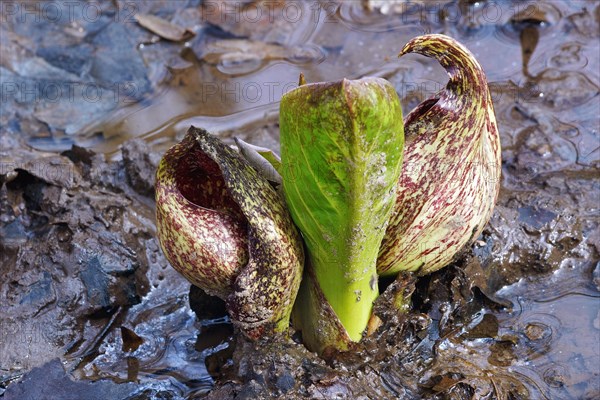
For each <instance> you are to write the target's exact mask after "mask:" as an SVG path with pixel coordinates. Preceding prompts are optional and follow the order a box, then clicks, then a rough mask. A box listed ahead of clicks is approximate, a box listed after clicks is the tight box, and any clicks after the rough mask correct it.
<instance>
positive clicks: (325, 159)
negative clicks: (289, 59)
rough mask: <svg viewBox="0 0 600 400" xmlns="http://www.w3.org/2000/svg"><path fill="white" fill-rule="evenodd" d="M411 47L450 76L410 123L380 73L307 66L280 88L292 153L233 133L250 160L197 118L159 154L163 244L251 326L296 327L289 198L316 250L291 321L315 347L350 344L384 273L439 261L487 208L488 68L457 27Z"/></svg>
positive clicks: (466, 238) (492, 142)
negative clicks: (313, 78)
mask: <svg viewBox="0 0 600 400" xmlns="http://www.w3.org/2000/svg"><path fill="white" fill-rule="evenodd" d="M412 52H414V53H419V54H422V55H425V56H429V57H432V58H435V59H436V60H438V61H439V62H440V64H441V65H442V67H444V68H445V69H446V71H447V72H448V75H449V76H450V79H449V81H448V84H447V85H446V88H445V89H443V90H442V91H441V92H439V93H437V95H436V96H435V97H434V98H431V99H428V100H426V101H425V102H423V103H421V104H420V105H419V106H418V107H417V108H416V109H415V110H413V111H412V112H411V113H410V114H409V115H408V116H407V118H406V120H405V121H403V119H402V109H401V106H400V101H399V98H398V96H397V94H396V91H395V89H394V87H393V86H392V85H391V84H390V83H389V82H387V81H386V80H384V79H381V78H363V79H359V80H347V79H343V80H341V81H337V82H325V83H312V84H307V83H306V82H305V80H304V77H303V76H301V77H300V86H299V87H298V88H297V89H295V90H293V91H291V92H289V93H287V94H286V95H285V96H283V98H282V101H281V109H280V118H279V120H280V130H281V160H280V159H279V157H278V156H276V155H275V154H274V153H272V152H269V151H268V150H267V149H260V148H257V147H253V146H252V145H249V144H247V143H244V142H243V141H241V140H238V141H237V144H238V147H239V148H240V152H241V155H243V156H244V157H245V158H243V157H241V156H240V155H238V154H236V153H235V152H234V151H233V150H232V149H230V148H229V147H227V146H225V145H224V144H222V143H221V142H220V141H219V140H218V139H216V138H214V137H212V136H211V135H210V134H209V133H208V132H206V131H203V130H199V129H196V128H194V127H192V128H190V131H189V132H188V134H187V136H186V137H185V139H184V140H183V141H182V142H181V143H180V144H178V145H176V146H174V147H173V148H171V149H170V150H169V151H168V152H167V154H166V155H165V157H164V158H163V160H162V162H161V164H160V166H159V169H158V173H157V225H158V234H159V237H160V239H161V244H162V246H163V249H164V250H165V253H166V255H167V257H168V258H169V260H170V261H171V263H172V264H173V266H174V267H175V268H176V269H177V270H179V271H180V272H182V274H183V275H184V276H186V277H187V278H188V279H189V280H190V281H191V282H192V283H194V284H195V285H197V286H199V287H201V288H203V289H204V290H205V291H206V292H207V293H209V294H213V295H217V296H219V297H221V298H224V299H227V306H228V310H229V313H230V314H231V316H232V319H233V320H234V322H236V323H237V324H238V325H239V326H240V327H241V328H242V330H243V331H244V332H245V333H246V334H247V335H248V336H249V337H251V338H258V337H260V336H261V335H263V334H265V333H268V332H270V331H277V332H285V331H286V329H287V326H288V320H289V317H290V313H291V308H292V305H293V304H294V303H293V301H294V299H295V298H296V293H297V291H298V286H299V280H300V276H301V271H302V267H303V264H304V258H303V254H302V245H301V242H300V237H299V236H298V234H297V232H296V230H295V227H294V226H293V223H292V222H291V220H290V215H289V214H288V211H287V209H289V212H290V213H291V218H293V221H294V223H295V225H297V226H298V228H299V230H300V232H301V234H302V239H303V241H304V244H305V246H306V252H307V254H306V265H305V269H306V271H305V274H304V277H303V283H302V285H301V287H300V293H299V295H298V300H297V301H296V304H295V307H294V312H293V322H294V327H295V328H296V329H298V330H299V331H300V332H301V333H302V337H303V341H304V343H305V344H306V345H307V346H308V347H309V348H310V349H312V350H315V351H317V352H319V353H323V352H327V351H330V350H348V349H349V347H350V346H351V344H352V343H353V342H354V343H355V342H359V341H360V340H361V338H362V337H363V336H364V335H365V334H367V326H368V325H369V324H370V323H371V330H372V329H375V328H376V327H377V325H378V323H379V321H378V320H377V318H374V317H373V315H372V307H373V303H374V302H375V300H376V299H377V297H378V296H379V288H378V279H379V276H395V275H397V274H398V273H400V272H403V273H413V272H414V273H416V274H418V275H423V274H427V273H431V272H433V271H435V270H437V269H439V268H442V267H444V266H445V265H447V264H448V263H449V262H450V261H451V260H452V259H453V258H454V256H455V255H456V254H457V253H458V252H459V251H460V250H461V249H462V248H463V247H464V246H465V245H466V244H468V243H471V242H472V241H473V240H474V239H475V238H476V237H477V236H478V235H479V234H480V233H481V230H482V229H483V227H484V226H485V224H486V223H487V221H488V220H489V218H490V215H491V211H492V209H493V206H494V204H495V201H496V198H497V196H498V190H499V177H500V176H499V174H500V142H499V138H498V129H497V127H496V120H495V115H494V110H493V107H492V103H491V98H490V93H489V90H488V87H487V81H486V78H485V75H484V73H483V70H482V68H481V66H480V65H479V63H478V62H477V61H476V60H475V58H474V57H473V55H472V54H471V53H470V52H469V51H468V50H467V49H466V48H465V47H464V46H462V45H461V44H459V43H458V42H456V41H455V40H453V39H451V38H450V37H448V36H444V35H424V36H420V37H417V38H415V39H413V40H411V41H410V42H409V43H407V44H406V46H405V47H404V48H403V49H402V51H401V53H400V55H403V54H407V53H412ZM404 126H405V128H404ZM404 130H406V135H407V147H406V149H404ZM403 157H404V158H405V161H406V166H405V167H404V168H402V159H403ZM246 160H248V161H246ZM251 165H254V166H255V168H253V167H252V166H251ZM401 171H402V172H401ZM259 172H260V173H259ZM267 178H269V180H270V181H271V182H274V183H275V184H276V183H277V182H281V183H282V184H281V187H280V192H281V194H282V196H280V193H278V192H277V191H276V190H275V189H274V188H273V187H272V186H271V185H270V184H269V181H268V180H267ZM282 197H285V202H284V201H283V198H282ZM286 206H287V208H286ZM400 292H402V291H400ZM408 301H409V298H404V297H403V296H397V297H396V299H395V301H394V302H393V304H394V306H395V307H397V308H399V309H401V310H404V309H406V303H408ZM269 324H272V325H274V327H275V329H271V330H269V329H265V327H266V326H268V325H269Z"/></svg>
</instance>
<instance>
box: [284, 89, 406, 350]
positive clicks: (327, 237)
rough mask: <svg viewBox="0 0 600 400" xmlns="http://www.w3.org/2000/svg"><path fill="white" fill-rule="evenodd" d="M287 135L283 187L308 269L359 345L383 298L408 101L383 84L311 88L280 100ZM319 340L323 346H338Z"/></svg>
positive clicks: (349, 335)
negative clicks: (381, 265) (384, 251)
mask: <svg viewBox="0 0 600 400" xmlns="http://www.w3.org/2000/svg"><path fill="white" fill-rule="evenodd" d="M280 130H281V155H282V160H283V165H282V171H281V172H282V176H283V189H284V193H285V197H286V201H287V203H288V207H289V208H290V211H291V213H292V218H293V219H294V222H295V223H296V225H298V227H299V228H300V231H301V232H302V235H303V237H304V240H305V243H306V246H307V248H308V260H309V263H308V264H307V268H311V269H313V271H311V273H314V276H315V277H316V281H317V283H318V285H319V286H320V290H321V291H322V293H323V294H324V297H325V299H326V300H327V302H328V303H329V306H330V307H331V308H332V309H333V311H334V312H335V315H337V317H338V318H339V321H340V322H341V324H342V325H343V327H344V328H345V329H346V333H347V335H348V337H349V338H350V339H351V340H353V341H358V340H360V338H361V335H362V333H363V331H364V329H365V327H366V326H367V322H368V320H369V318H370V315H371V308H372V304H373V301H374V300H375V298H376V297H377V295H378V289H377V273H376V269H375V265H376V264H375V263H376V260H377V254H378V251H379V246H380V244H381V240H382V237H383V234H384V232H385V228H386V226H387V221H388V218H389V215H390V211H391V207H392V204H393V202H394V199H395V193H396V184H397V180H398V177H399V174H400V169H401V163H402V154H403V144H404V135H403V124H402V110H401V107H400V101H399V99H398V96H397V94H396V91H395V90H394V87H393V86H392V85H391V84H390V83H389V82H387V81H385V80H384V79H379V78H363V79H360V80H355V81H352V80H346V79H344V80H341V81H338V82H328V83H314V84H305V85H302V86H300V87H298V88H297V89H295V90H293V91H291V92H289V93H287V94H286V95H285V96H284V97H283V98H282V100H281V110H280ZM305 292H306V293H309V294H310V293H311V292H314V291H311V290H306V291H305ZM309 303H310V302H309ZM321 311H322V310H321ZM321 311H318V310H312V311H311V310H298V314H299V315H303V316H302V319H304V320H305V321H307V320H311V319H312V320H313V321H314V320H315V319H317V318H319V315H312V316H311V315H307V314H310V313H315V314H319V313H320V312H321ZM295 313H296V312H295ZM321 322H322V323H327V321H321ZM301 324H302V325H304V324H303V323H301ZM303 329H306V328H303ZM324 330H325V329H324ZM303 335H304V333H303ZM305 336H306V335H305ZM318 336H319V335H318V334H317V340H320V341H321V342H322V343H320V344H319V345H318V347H320V348H322V345H323V343H325V344H326V345H332V346H334V347H339V346H338V345H337V344H336V343H335V342H336V340H335V339H327V338H323V337H321V338H318ZM309 345H310V344H309ZM315 347H316V346H314V345H313V348H315Z"/></svg>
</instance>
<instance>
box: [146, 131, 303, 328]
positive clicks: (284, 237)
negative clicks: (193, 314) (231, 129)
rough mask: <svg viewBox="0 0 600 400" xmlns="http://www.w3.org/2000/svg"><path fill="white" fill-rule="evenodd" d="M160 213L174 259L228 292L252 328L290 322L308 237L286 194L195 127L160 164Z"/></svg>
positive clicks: (238, 319) (234, 310) (200, 280)
mask: <svg viewBox="0 0 600 400" xmlns="http://www.w3.org/2000/svg"><path fill="white" fill-rule="evenodd" d="M156 219H157V228H158V237H159V239H160V243H161V246H162V248H163V251H164V252H165V255H166V256H167V258H168V260H169V262H170V263H171V265H172V266H173V267H174V268H175V269H177V270H178V271H179V272H180V273H181V274H182V275H183V276H185V277H186V278H187V279H188V280H189V281H190V282H192V283H193V284H194V285H196V286H198V287H200V288H202V289H203V290H205V291H206V292H207V293H209V294H212V295H216V296H219V297H221V298H223V299H225V300H226V302H227V307H228V310H229V313H230V315H231V318H232V320H233V322H234V323H236V324H237V325H238V326H239V327H240V328H241V329H242V330H243V331H244V333H246V335H247V336H249V337H251V338H258V337H259V336H261V335H263V334H264V333H266V332H268V331H285V330H286V329H287V326H288V323H289V322H288V321H289V315H290V312H291V307H292V305H293V303H294V300H295V297H296V293H297V291H298V286H299V284H300V278H301V276H302V266H303V263H304V254H303V250H302V243H301V241H300V237H299V234H298V232H297V230H296V228H295V227H294V225H293V224H292V221H291V218H290V215H289V213H288V212H287V210H286V208H285V205H284V202H283V199H282V198H281V197H280V196H279V194H278V193H277V192H276V191H275V190H274V189H273V188H272V187H271V185H270V184H269V183H268V181H267V180H266V179H265V178H263V177H262V176H260V175H259V174H258V173H257V172H256V171H255V170H254V169H253V168H252V167H251V166H250V165H249V164H248V163H247V162H246V161H245V160H244V159H242V158H241V157H240V156H239V155H238V154H237V153H236V152H235V151H233V150H232V149H231V148H229V147H228V146H227V145H225V144H223V143H222V142H221V141H219V140H218V139H217V138H215V137H213V136H212V135H210V134H209V133H207V132H206V131H204V130H201V129H197V128H194V127H191V128H190V130H189V131H188V133H187V135H186V136H185V138H184V139H183V141H182V142H180V143H179V144H177V145H175V146H173V147H172V148H171V149H169V150H168V151H167V153H166V154H165V156H164V157H163V159H162V160H161V163H160V165H159V168H158V171H157V175H156Z"/></svg>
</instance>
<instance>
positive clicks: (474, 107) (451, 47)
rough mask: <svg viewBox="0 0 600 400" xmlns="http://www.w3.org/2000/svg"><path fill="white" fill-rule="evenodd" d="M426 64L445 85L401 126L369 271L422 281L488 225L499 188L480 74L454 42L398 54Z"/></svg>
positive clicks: (422, 42)
mask: <svg viewBox="0 0 600 400" xmlns="http://www.w3.org/2000/svg"><path fill="white" fill-rule="evenodd" d="M407 53H418V54H422V55H425V56H428V57H432V58H434V59H436V60H438V61H439V62H440V64H441V65H442V67H444V68H445V69H446V71H447V72H448V75H449V76H450V79H449V81H448V84H447V85H446V88H445V89H443V90H442V91H440V92H439V93H438V94H437V95H436V96H435V97H434V98H431V99H429V100H426V101H425V102H423V103H421V104H420V105H419V106H417V108H415V109H414V110H413V111H412V112H410V113H409V115H408V116H407V117H406V120H405V126H404V129H405V133H406V148H405V152H404V160H405V163H404V167H403V169H402V174H401V176H400V180H399V182H398V192H397V198H396V204H395V206H394V212H393V214H392V217H391V219H390V224H389V226H388V228H387V231H386V234H385V237H384V239H383V242H382V246H381V250H380V253H379V259H378V263H377V271H378V272H379V273H380V274H382V275H392V274H396V273H398V272H399V271H413V272H417V273H418V274H421V275H422V274H427V273H430V272H433V271H436V270H438V269H440V268H442V267H444V266H445V265H447V264H448V263H450V262H451V261H452V259H453V258H454V256H455V255H456V253H457V252H458V251H459V250H460V249H462V248H463V247H464V246H465V245H467V244H469V243H472V242H473V241H474V240H475V239H476V238H477V236H478V235H479V234H480V233H481V231H482V230H483V227H484V226H485V224H486V223H487V222H488V220H489V218H490V216H491V213H492V210H493V207H494V204H495V202H496V198H497V197H498V191H499V189H500V170H501V159H500V139H499V136H498V128H497V126H496V118H495V115H494V109H493V105H492V99H491V96H490V92H489V89H488V85H487V80H486V78H485V75H484V73H483V69H482V68H481V66H480V65H479V63H478V62H477V60H476V59H475V57H474V56H473V55H472V54H471V53H470V52H469V51H468V50H467V49H466V48H465V47H464V46H463V45H461V44H460V43H458V42H457V41H455V40H454V39H451V38H449V37H447V36H444V35H425V36H420V37H417V38H415V39H413V40H411V41H410V42H409V43H407V44H406V46H405V47H404V49H403V50H402V52H401V53H400V55H403V54H407Z"/></svg>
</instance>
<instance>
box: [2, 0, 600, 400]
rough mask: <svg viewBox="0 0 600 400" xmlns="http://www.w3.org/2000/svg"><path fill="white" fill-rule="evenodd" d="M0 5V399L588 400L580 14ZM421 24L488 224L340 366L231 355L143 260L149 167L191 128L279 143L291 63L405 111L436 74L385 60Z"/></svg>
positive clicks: (477, 6) (599, 282)
mask: <svg viewBox="0 0 600 400" xmlns="http://www.w3.org/2000/svg"><path fill="white" fill-rule="evenodd" d="M0 7H1V9H0V11H1V18H2V24H1V25H0V43H1V47H0V56H1V57H0V80H1V85H2V110H1V113H0V185H1V187H0V213H1V216H0V260H1V261H0V262H1V264H0V274H1V276H2V279H1V280H0V301H1V305H2V307H1V308H0V398H4V399H41V398H60V399H96V398H102V399H126V398H127V399H150V398H164V399H188V398H204V397H208V398H211V399H230V398H237V399H250V398H263V397H270V396H271V397H274V396H280V397H281V398H300V397H302V398H322V399H330V398H352V399H367V398H373V399H381V398H390V399H391V398H415V399H417V398H427V399H472V398H475V399H596V398H599V397H600V311H599V310H600V227H599V222H600V221H599V216H600V215H599V206H598V205H599V204H600V187H599V186H600V181H599V179H598V178H599V177H600V173H599V169H598V168H599V161H600V116H599V115H600V94H599V84H600V44H599V43H600V41H598V38H599V37H600V5H599V4H598V3H597V2H596V1H545V2H527V1H495V2H492V1H480V2H474V1H432V2H422V1H413V2H404V1H393V2H383V1H371V2H359V1H347V2H343V3H342V2H333V1H329V2H327V1H321V2H318V1H307V2H295V1H270V2H250V1H248V2H247V1H242V2H240V1H229V2H227V1H207V0H205V1H199V0H198V1H194V0H187V1H140V2H133V1H121V0H119V1H106V2H93V1H91V2H62V1H54V2H36V1H24V2H2V3H1V4H0ZM152 16H158V17H160V18H161V19H162V20H158V22H157V20H156V19H155V18H154V19H153V18H152ZM164 21H168V22H169V23H165V22H164ZM142 25H143V26H142ZM425 32H439V33H445V34H448V35H451V36H453V37H455V38H457V39H458V40H460V41H461V42H463V43H464V44H465V45H466V46H467V47H468V48H469V49H470V50H471V51H472V52H473V53H474V54H475V55H476V57H477V58H478V59H479V61H480V62H481V64H482V65H483V67H484V69H485V71H486V74H487V76H488V80H489V82H490V86H491V88H492V93H493V98H494V105H495V110H496V114H497V119H498V124H499V129H500V134H501V141H502V146H503V153H502V160H503V169H502V173H503V175H502V190H501V193H500V198H499V201H498V205H497V207H496V209H495V212H494V215H493V217H492V220H491V222H490V223H489V224H488V227H487V228H486V229H485V231H484V233H483V234H482V236H481V237H480V238H479V240H478V241H477V242H476V244H475V245H474V246H472V248H470V249H467V250H466V251H465V252H464V254H463V255H462V256H461V257H460V258H459V259H458V260H457V261H456V263H455V264H453V265H451V266H449V267H448V268H446V269H444V270H441V271H439V272H437V273H435V274H433V275H431V276H429V277H425V278H422V279H420V280H418V281H417V282H416V283H415V284H414V288H412V287H409V288H411V289H414V295H413V307H412V310H411V313H410V314H409V315H406V316H398V315H391V314H389V313H388V312H386V309H385V297H382V298H381V301H380V303H381V304H379V305H378V308H377V309H378V310H380V313H381V314H382V318H383V320H384V326H383V328H382V329H380V331H378V332H377V333H376V334H375V335H374V336H373V337H371V338H369V339H367V340H366V341H365V343H364V344H362V345H361V346H360V347H359V348H358V349H357V350H356V352H354V353H351V354H346V355H338V356H337V357H334V358H333V359H331V360H328V361H327V362H326V361H324V360H321V359H319V358H318V357H316V356H315V355H314V354H311V353H309V352H308V351H307V350H306V349H304V347H303V346H302V345H301V344H299V343H298V340H297V338H295V337H293V338H292V339H291V340H289V341H285V342H282V343H270V342H265V343H249V342H246V341H245V340H244V339H242V338H241V337H238V336H237V335H236V334H235V332H233V329H232V327H231V325H230V324H229V323H228V320H227V318H226V317H225V315H224V312H223V308H222V305H221V304H219V303H218V302H216V301H215V300H213V299H210V298H207V297H206V296H204V295H203V294H202V293H200V292H199V291H198V290H196V289H194V288H191V289H190V285H189V284H188V283H187V282H186V281H185V280H184V279H183V278H181V277H180V276H179V275H178V274H177V273H175V272H174V271H173V270H172V269H171V268H170V267H169V266H168V263H167V262H166V260H165V258H164V257H163V255H162V253H161V251H160V249H159V246H158V242H157V240H156V237H155V233H156V232H155V226H154V222H153V219H154V211H153V207H154V206H153V175H154V170H155V168H156V165H157V162H158V160H159V158H160V156H161V154H162V153H163V152H164V150H165V149H166V148H168V147H169V146H170V145H171V144H173V143H175V142H176V141H177V140H179V139H181V137H182V136H183V134H184V132H185V130H186V129H187V127H188V126H189V125H191V124H194V125H196V126H202V127H204V128H207V129H209V130H210V131H212V132H214V133H215V134H217V135H219V136H220V137H222V138H223V139H224V140H226V141H228V142H232V137H233V136H234V135H235V136H238V137H240V138H242V139H243V140H245V141H247V142H251V143H254V144H257V145H262V146H267V147H272V148H274V149H277V148H278V126H277V110H278V105H277V101H278V100H279V98H280V97H281V95H282V94H283V93H285V91H287V90H289V89H291V88H293V87H294V86H295V85H296V83H297V80H298V74H299V72H303V73H304V74H305V76H306V78H307V79H308V80H309V81H323V80H334V79H339V78H342V77H351V78H355V77H360V76H365V75H375V76H381V77H385V78H387V79H388V80H390V81H391V82H392V83H393V84H394V85H395V87H396V89H397V91H398V93H399V95H400V96H401V98H402V101H403V107H404V111H405V113H406V112H408V111H409V110H410V109H412V108H413V107H414V106H416V105H417V104H418V103H419V102H421V101H422V100H424V99H426V98H428V97H429V96H432V95H433V94H434V93H435V92H436V91H437V90H439V89H440V88H441V87H442V86H443V85H444V84H445V76H444V73H443V71H442V70H441V68H440V67H439V66H438V65H437V64H435V62H433V61H432V60H429V59H425V58H422V57H418V56H406V57H403V58H402V59H400V60H397V59H396V58H395V55H396V54H397V53H398V52H399V50H400V49H401V47H402V45H403V44H404V43H405V42H406V41H408V39H410V38H412V37H414V36H416V35H419V34H422V33H425Z"/></svg>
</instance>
